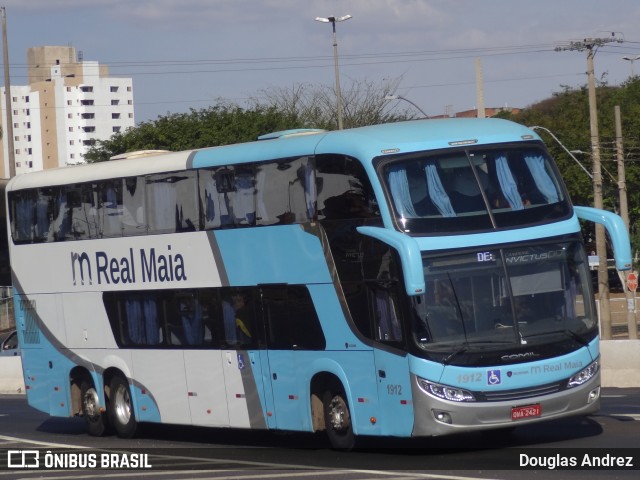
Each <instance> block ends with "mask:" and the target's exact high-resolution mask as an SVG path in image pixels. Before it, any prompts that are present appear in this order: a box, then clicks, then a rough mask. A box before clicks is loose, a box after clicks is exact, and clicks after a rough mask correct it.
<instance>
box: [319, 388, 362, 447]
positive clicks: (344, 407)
mask: <svg viewBox="0 0 640 480" xmlns="http://www.w3.org/2000/svg"><path fill="white" fill-rule="evenodd" d="M323 404H324V421H325V427H326V431H327V437H329V442H330V443H331V446H332V447H333V448H335V449H336V450H351V449H353V447H354V446H355V443H356V442H355V435H354V433H353V424H352V422H351V413H350V412H349V403H348V402H347V399H346V395H345V394H344V393H343V392H341V391H340V392H331V391H327V392H325V394H324V398H323Z"/></svg>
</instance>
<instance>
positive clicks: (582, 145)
mask: <svg viewBox="0 0 640 480" xmlns="http://www.w3.org/2000/svg"><path fill="white" fill-rule="evenodd" d="M597 102H598V123H599V131H600V145H601V164H602V168H603V172H602V174H603V189H604V195H603V196H604V205H605V208H607V209H609V210H611V211H614V212H619V203H618V199H619V196H618V185H617V167H616V163H615V162H616V151H615V122H614V106H615V105H619V106H620V109H621V116H622V129H623V144H624V150H625V168H626V184H627V197H628V206H629V225H630V232H629V233H630V235H631V243H632V247H633V250H634V251H638V250H640V229H639V228H637V227H636V224H637V223H638V220H640V188H638V187H639V186H640V139H639V138H638V133H637V132H639V131H640V77H638V76H634V77H631V78H630V79H629V80H628V81H627V82H625V83H623V84H622V85H620V86H618V87H611V86H608V85H607V84H605V83H603V82H601V83H600V84H599V86H598V89H597ZM508 117H509V119H511V120H513V121H516V122H519V123H521V124H523V125H527V126H534V125H540V126H543V127H545V128H547V129H549V130H550V131H552V132H553V133H554V135H555V136H556V137H558V139H559V140H560V141H561V142H562V144H563V145H564V146H565V147H566V148H567V149H569V150H579V151H582V152H586V153H583V154H575V155H574V156H575V157H576V158H577V159H578V160H579V161H580V162H582V163H583V165H584V166H585V167H586V168H587V170H589V171H591V155H590V153H589V152H590V151H591V138H590V129H589V101H588V98H587V87H586V85H585V86H581V87H578V88H569V87H562V90H561V91H560V92H556V93H554V94H553V96H552V97H551V98H549V99H546V100H543V101H542V102H539V103H537V104H534V105H531V106H530V107H528V108H525V109H523V110H522V111H521V112H520V113H518V114H511V115H509V116H508ZM540 135H541V136H542V138H543V139H544V140H545V143H546V145H547V147H548V149H549V151H550V153H551V154H552V155H553V156H554V158H555V159H556V162H557V164H558V168H559V169H560V172H561V173H562V176H563V177H564V181H565V184H566V185H567V188H568V190H569V193H570V195H571V197H572V200H573V202H574V203H575V204H577V205H592V204H593V185H592V183H591V179H590V178H589V176H588V175H586V173H585V172H584V171H583V170H582V169H581V168H580V166H579V165H577V164H576V162H575V160H574V159H573V158H571V157H570V156H569V155H568V154H567V153H566V151H565V150H564V149H563V148H562V147H561V146H560V145H558V144H557V143H556V142H555V140H553V139H552V138H551V137H548V136H546V134H545V133H544V132H541V133H540Z"/></svg>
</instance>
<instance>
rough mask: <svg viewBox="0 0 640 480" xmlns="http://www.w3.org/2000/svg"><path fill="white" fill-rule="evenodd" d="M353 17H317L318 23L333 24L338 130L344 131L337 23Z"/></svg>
mask: <svg viewBox="0 0 640 480" xmlns="http://www.w3.org/2000/svg"><path fill="white" fill-rule="evenodd" d="M350 18H352V17H351V15H343V16H342V17H335V16H333V17H326V18H325V17H316V21H317V22H322V23H331V27H332V29H333V64H334V68H335V71H336V102H337V108H338V130H342V94H341V93H340V68H339V66H338V40H337V37H336V22H344V21H345V20H349V19H350Z"/></svg>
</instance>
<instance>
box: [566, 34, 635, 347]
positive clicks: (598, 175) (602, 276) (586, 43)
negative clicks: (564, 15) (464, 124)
mask: <svg viewBox="0 0 640 480" xmlns="http://www.w3.org/2000/svg"><path fill="white" fill-rule="evenodd" d="M611 42H618V43H621V42H622V40H621V39H619V38H617V37H616V36H615V33H612V35H611V37H607V38H585V39H584V40H581V41H575V42H570V43H569V45H568V46H559V47H556V49H555V50H556V51H561V50H571V51H575V50H577V51H579V52H582V51H585V50H586V51H587V81H588V91H589V124H590V129H591V157H592V161H593V206H594V208H598V209H602V208H603V205H604V204H603V199H602V170H601V162H600V135H599V133H598V108H597V105H596V82H595V75H594V67H593V57H594V56H595V54H596V50H597V49H598V47H601V46H602V45H605V44H607V43H611ZM596 254H597V255H598V300H599V304H600V322H601V326H602V338H603V339H604V340H609V339H611V310H610V306H609V274H608V266H607V245H606V237H605V231H604V226H603V225H601V224H599V223H597V224H596Z"/></svg>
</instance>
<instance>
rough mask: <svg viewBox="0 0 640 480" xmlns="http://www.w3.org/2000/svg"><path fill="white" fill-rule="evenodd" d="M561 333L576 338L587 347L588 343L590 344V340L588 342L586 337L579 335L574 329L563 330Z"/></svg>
mask: <svg viewBox="0 0 640 480" xmlns="http://www.w3.org/2000/svg"><path fill="white" fill-rule="evenodd" d="M561 333H564V334H565V335H566V336H567V337H569V338H571V339H573V340H575V341H576V342H578V343H579V344H580V345H582V346H583V347H586V346H587V345H589V342H587V341H586V340H585V339H584V338H582V337H581V336H580V335H578V334H577V333H576V332H574V331H573V330H569V329H566V330H562V331H561Z"/></svg>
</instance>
